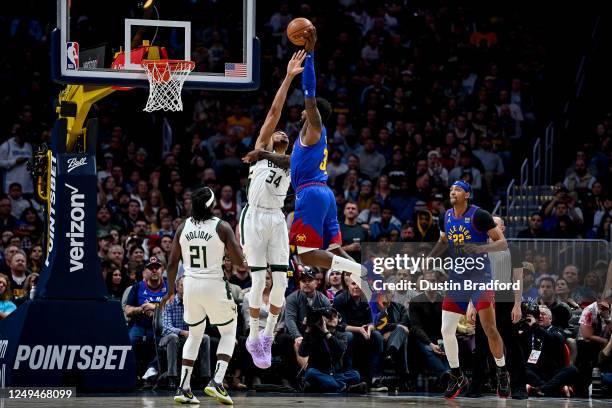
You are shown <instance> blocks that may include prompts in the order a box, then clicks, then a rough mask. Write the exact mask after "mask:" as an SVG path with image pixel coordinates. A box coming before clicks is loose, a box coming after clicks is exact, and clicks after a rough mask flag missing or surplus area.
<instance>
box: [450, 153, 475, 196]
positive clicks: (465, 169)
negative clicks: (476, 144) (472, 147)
mask: <svg viewBox="0 0 612 408" xmlns="http://www.w3.org/2000/svg"><path fill="white" fill-rule="evenodd" d="M472 162H473V161H472V154H471V153H469V152H467V151H465V152H461V154H460V155H459V165H458V166H457V167H455V168H454V169H452V170H451V172H450V173H449V174H448V179H449V180H448V181H449V182H450V183H454V182H455V181H457V180H459V179H461V177H462V175H463V174H464V173H469V174H470V177H471V179H472V181H471V183H470V184H471V186H472V190H474V191H475V192H477V191H480V189H481V188H482V177H481V173H480V170H478V169H477V168H476V167H474V165H473V164H472Z"/></svg>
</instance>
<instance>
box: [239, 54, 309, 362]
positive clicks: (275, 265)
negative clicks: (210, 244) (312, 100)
mask: <svg viewBox="0 0 612 408" xmlns="http://www.w3.org/2000/svg"><path fill="white" fill-rule="evenodd" d="M305 58H306V53H305V52H304V51H299V52H297V53H295V54H293V57H292V58H291V60H290V61H289V63H288V64H287V75H286V76H285V79H284V80H283V83H282V84H281V86H280V88H279V89H278V91H277V92H276V96H275V97H274V101H273V102H272V106H271V107H270V110H269V111H268V115H267V117H266V120H265V122H264V124H263V126H262V127H261V130H260V131H259V136H258V137H257V141H256V142H255V149H264V150H267V151H274V152H276V153H278V154H282V155H284V154H285V153H286V151H287V147H288V146H289V138H288V137H287V135H286V134H285V133H284V132H282V131H275V130H274V129H275V128H276V125H277V124H278V120H279V119H280V115H281V112H282V110H283V105H284V104H285V98H286V97H287V91H288V90H289V86H290V85H291V81H292V80H293V78H294V77H295V76H296V75H298V74H299V73H301V72H302V71H303V70H304V68H302V66H301V65H302V63H303V62H304V59H305ZM290 184H291V177H290V172H289V169H288V168H281V167H279V166H277V165H276V164H274V163H272V162H271V161H269V160H267V159H262V160H259V161H257V162H255V163H254V164H252V165H251V168H250V171H249V185H248V193H247V196H248V204H247V205H246V206H245V207H244V209H243V210H242V213H241V214H240V241H241V242H240V243H241V244H242V248H243V249H244V253H245V255H246V259H247V262H248V264H249V267H250V269H251V279H252V284H251V291H250V292H249V295H248V296H249V305H250V310H249V314H250V321H249V329H250V331H249V337H248V339H247V341H246V348H247V350H248V351H249V353H250V354H251V356H252V357H253V363H254V364H255V365H256V366H257V367H259V368H263V369H265V368H268V367H270V365H271V364H272V343H273V342H274V327H275V326H276V322H277V321H278V315H279V314H280V311H281V308H282V307H283V302H284V299H285V289H286V288H287V264H288V262H289V236H288V232H287V224H286V222H285V216H284V215H283V211H282V208H283V205H284V203H285V198H286V196H287V190H288V189H289V185H290ZM268 265H270V269H271V270H272V290H271V292H270V313H269V314H268V318H267V320H266V327H265V329H264V330H263V331H262V333H259V309H260V307H261V303H262V296H263V291H264V287H265V285H266V269H267V266H268Z"/></svg>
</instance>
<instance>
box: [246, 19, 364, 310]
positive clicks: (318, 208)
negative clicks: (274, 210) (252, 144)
mask: <svg viewBox="0 0 612 408" xmlns="http://www.w3.org/2000/svg"><path fill="white" fill-rule="evenodd" d="M304 39H305V41H306V43H305V45H304V49H305V51H306V61H305V63H304V71H303V73H302V90H303V91H304V105H305V110H304V112H302V121H303V126H302V129H301V131H300V134H299V136H298V138H297V139H296V141H295V143H294V147H293V151H292V153H291V156H286V155H278V154H275V153H273V152H266V151H263V150H261V149H259V150H254V151H253V152H250V153H249V154H248V155H247V156H246V157H245V161H246V162H253V161H257V160H260V159H263V158H265V159H268V160H270V161H272V162H274V163H275V164H277V165H279V166H281V167H285V168H286V167H288V166H290V167H291V184H292V186H293V189H294V190H295V193H296V200H295V216H294V220H293V223H292V224H291V230H290V233H289V241H290V243H291V244H292V245H295V246H296V247H297V251H298V255H299V256H300V259H301V260H302V262H303V263H304V264H305V265H308V266H316V267H322V268H328V269H329V268H334V269H336V270H341V271H346V272H350V273H351V274H352V275H353V276H354V277H355V279H354V280H355V282H356V283H357V284H358V285H359V286H360V287H361V289H362V290H363V291H364V294H365V295H366V297H367V298H368V299H369V298H370V297H371V291H370V289H369V286H368V285H367V284H365V283H366V282H365V281H362V280H361V276H362V271H363V270H364V268H362V266H361V265H360V264H359V263H357V262H355V261H353V260H352V258H351V257H350V256H348V255H347V254H346V252H344V250H343V249H342V246H341V245H342V237H341V235H340V227H339V225H338V218H337V213H338V211H337V208H336V199H335V197H334V193H333V192H332V191H331V189H330V188H329V187H328V186H327V154H328V150H327V130H326V129H325V126H323V122H324V120H326V119H328V118H329V116H330V115H331V105H330V104H329V102H328V101H326V100H325V99H323V98H317V97H316V94H315V90H316V82H317V80H316V76H315V70H314V48H315V44H316V41H317V33H316V29H315V28H314V27H312V28H311V29H309V30H308V31H307V32H306V33H305V34H304ZM363 274H364V275H365V273H363Z"/></svg>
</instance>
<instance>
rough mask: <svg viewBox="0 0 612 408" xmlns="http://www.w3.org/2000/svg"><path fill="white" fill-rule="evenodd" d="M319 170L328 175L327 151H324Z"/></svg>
mask: <svg viewBox="0 0 612 408" xmlns="http://www.w3.org/2000/svg"><path fill="white" fill-rule="evenodd" d="M319 169H321V170H323V171H324V172H325V174H327V149H325V150H323V160H322V161H321V164H320V165H319Z"/></svg>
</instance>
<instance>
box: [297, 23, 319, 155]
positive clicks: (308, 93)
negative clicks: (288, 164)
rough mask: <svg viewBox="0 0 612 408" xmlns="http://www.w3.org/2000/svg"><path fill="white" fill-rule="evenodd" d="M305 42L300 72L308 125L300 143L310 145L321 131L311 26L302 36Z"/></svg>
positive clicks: (314, 35) (316, 140)
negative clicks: (304, 57) (301, 72)
mask: <svg viewBox="0 0 612 408" xmlns="http://www.w3.org/2000/svg"><path fill="white" fill-rule="evenodd" d="M304 39H305V40H306V44H305V45H304V49H305V50H306V53H307V54H306V62H305V63H304V73H303V74H302V89H303V90H304V98H305V100H304V106H305V107H306V116H307V117H308V125H307V126H306V130H305V132H304V134H303V135H301V137H302V143H303V144H304V145H306V146H312V145H314V144H316V143H317V142H318V141H319V139H321V132H322V131H323V121H322V120H321V114H320V113H319V109H317V99H316V88H317V76H316V75H315V69H314V47H315V44H316V42H317V30H316V29H315V28H314V27H312V28H311V29H310V30H309V31H308V32H307V33H306V35H305V36H304Z"/></svg>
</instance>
